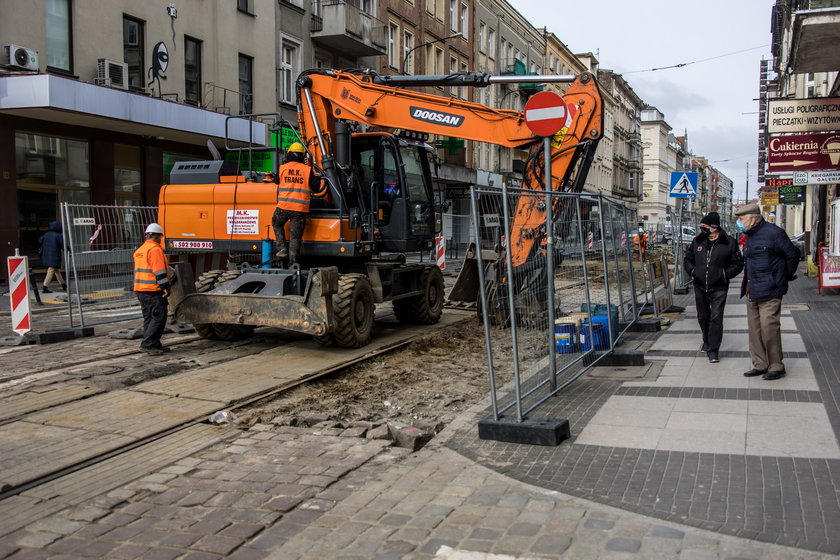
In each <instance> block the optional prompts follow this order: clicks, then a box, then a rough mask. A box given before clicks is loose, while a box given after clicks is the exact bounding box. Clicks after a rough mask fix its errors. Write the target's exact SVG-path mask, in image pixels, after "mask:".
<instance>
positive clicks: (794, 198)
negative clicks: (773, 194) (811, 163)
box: [779, 179, 805, 204]
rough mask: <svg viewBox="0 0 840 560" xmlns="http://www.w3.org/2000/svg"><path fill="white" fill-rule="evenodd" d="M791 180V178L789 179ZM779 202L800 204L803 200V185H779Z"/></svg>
mask: <svg viewBox="0 0 840 560" xmlns="http://www.w3.org/2000/svg"><path fill="white" fill-rule="evenodd" d="M791 182H793V179H791ZM779 202H781V203H782V204H802V203H803V202H805V186H804V185H788V186H785V187H779Z"/></svg>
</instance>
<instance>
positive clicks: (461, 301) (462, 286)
mask: <svg viewBox="0 0 840 560" xmlns="http://www.w3.org/2000/svg"><path fill="white" fill-rule="evenodd" d="M477 255H478V248H477V247H476V245H475V243H470V245H469V247H468V248H467V252H466V254H465V255H464V263H463V265H462V266H461V271H460V272H459V273H458V277H457V278H456V279H455V285H454V286H452V289H451V290H450V291H449V295H448V296H447V298H446V300H447V304H448V305H449V306H450V307H458V308H464V309H473V308H477V306H478V304H479V303H480V302H479V296H478V291H479V288H480V283H479V279H478V256H477ZM481 258H482V260H483V262H484V266H485V268H487V267H488V266H492V265H494V264H495V263H496V261H497V260H498V258H499V255H498V254H497V253H496V252H495V251H492V250H487V249H484V250H482V253H481Z"/></svg>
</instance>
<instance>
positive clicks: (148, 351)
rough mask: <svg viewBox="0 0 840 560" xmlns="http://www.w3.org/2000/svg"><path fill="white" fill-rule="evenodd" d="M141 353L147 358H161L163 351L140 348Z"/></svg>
mask: <svg viewBox="0 0 840 560" xmlns="http://www.w3.org/2000/svg"><path fill="white" fill-rule="evenodd" d="M140 351H141V352H145V353H146V354H148V355H149V356H163V350H162V349H160V348H141V349H140Z"/></svg>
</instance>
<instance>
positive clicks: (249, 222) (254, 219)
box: [227, 210, 260, 235]
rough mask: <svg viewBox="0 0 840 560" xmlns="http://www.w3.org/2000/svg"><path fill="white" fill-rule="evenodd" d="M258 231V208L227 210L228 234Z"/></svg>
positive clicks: (254, 233)
mask: <svg viewBox="0 0 840 560" xmlns="http://www.w3.org/2000/svg"><path fill="white" fill-rule="evenodd" d="M259 232H260V211H259V210H228V211H227V233H228V235H258V234H259Z"/></svg>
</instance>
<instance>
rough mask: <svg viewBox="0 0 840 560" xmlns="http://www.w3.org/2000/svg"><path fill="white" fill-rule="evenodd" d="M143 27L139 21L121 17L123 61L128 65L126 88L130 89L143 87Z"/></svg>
mask: <svg viewBox="0 0 840 560" xmlns="http://www.w3.org/2000/svg"><path fill="white" fill-rule="evenodd" d="M143 26H144V23H143V22H142V21H140V20H139V19H134V18H131V17H128V16H123V61H125V63H126V64H128V87H130V88H131V89H143V86H144V80H145V76H144V69H145V68H146V66H145V63H144V60H143V52H144V48H143V43H144V38H143Z"/></svg>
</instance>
